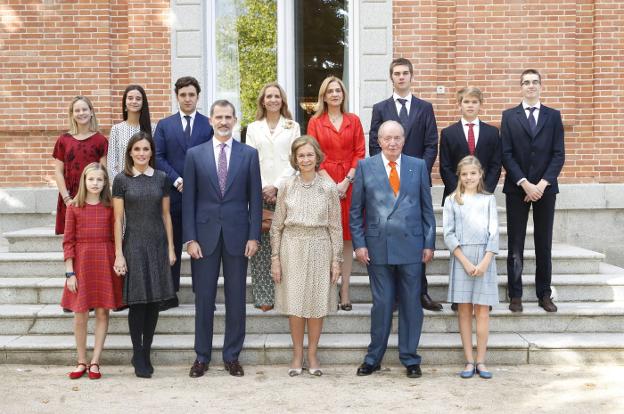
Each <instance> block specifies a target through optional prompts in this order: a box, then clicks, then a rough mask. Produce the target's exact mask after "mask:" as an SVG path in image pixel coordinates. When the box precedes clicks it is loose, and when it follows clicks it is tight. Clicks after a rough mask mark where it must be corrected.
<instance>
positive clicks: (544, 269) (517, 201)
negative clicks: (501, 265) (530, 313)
mask: <svg viewBox="0 0 624 414" xmlns="http://www.w3.org/2000/svg"><path fill="white" fill-rule="evenodd" d="M520 88H521V91H522V98H523V100H522V103H521V104H520V105H518V106H516V107H514V108H510V109H507V110H506V111H504V112H503V118H502V121H501V140H502V147H503V166H504V167H505V172H506V174H505V185H504V187H503V192H504V193H505V200H506V204H507V234H508V238H509V242H508V257H507V281H508V293H509V297H510V304H509V309H510V310H511V311H512V312H522V268H523V262H524V238H525V236H526V225H527V220H528V216H529V209H530V208H531V206H532V207H533V224H534V240H535V261H536V269H535V290H536V293H537V298H538V304H539V306H541V307H542V308H543V309H544V310H546V311H547V312H556V311H557V306H555V304H554V303H553V301H552V299H551V297H550V296H551V294H552V290H551V286H550V283H551V276H552V258H551V250H552V230H553V222H554V218H555V199H556V196H557V193H558V192H559V187H558V185H557V177H558V176H559V173H560V172H561V169H562V168H563V164H564V161H565V149H564V142H563V134H564V133H563V123H562V121H561V113H560V112H559V111H557V110H556V109H552V108H549V107H547V106H545V105H543V104H542V103H541V102H540V92H541V89H542V77H541V75H540V73H539V72H538V71H537V70H535V69H527V70H525V71H524V72H522V75H521V76H520Z"/></svg>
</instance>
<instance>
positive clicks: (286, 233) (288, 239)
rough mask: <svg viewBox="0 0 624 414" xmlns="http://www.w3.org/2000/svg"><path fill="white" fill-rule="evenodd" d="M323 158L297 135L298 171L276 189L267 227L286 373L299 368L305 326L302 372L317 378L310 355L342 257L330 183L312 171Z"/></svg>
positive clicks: (330, 307)
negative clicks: (286, 341) (285, 328)
mask: <svg viewBox="0 0 624 414" xmlns="http://www.w3.org/2000/svg"><path fill="white" fill-rule="evenodd" d="M321 161H323V153H322V152H321V149H320V147H319V144H318V142H317V141H316V140H315V139H314V138H313V137H311V136H309V135H304V136H302V137H300V138H297V139H296V140H295V141H294V142H293V144H292V149H291V158H290V162H291V164H292V166H293V168H295V169H296V170H298V171H299V175H297V176H295V177H290V178H289V179H287V180H285V181H284V182H283V183H282V185H281V186H280V189H279V190H278V192H277V203H276V208H275V215H274V217H273V225H272V227H271V249H272V255H271V273H272V276H273V280H274V281H275V308H276V310H277V311H278V312H280V313H283V314H286V315H288V316H289V318H288V321H289V325H290V334H291V337H292V342H293V358H292V362H291V365H290V369H289V370H288V375H290V376H295V375H299V374H301V372H302V369H303V336H304V332H305V326H306V323H307V325H308V355H307V356H308V370H309V372H310V374H312V375H317V376H320V375H322V374H323V372H322V371H321V369H320V364H319V361H318V357H317V355H316V352H317V348H318V342H319V338H320V336H321V330H322V328H323V318H324V317H325V316H327V315H328V314H329V313H332V312H335V311H336V309H337V306H338V300H337V292H336V283H337V281H338V278H339V277H340V262H341V261H342V224H341V220H340V217H341V216H340V199H339V197H338V190H337V188H336V185H335V184H334V183H333V182H332V181H331V180H329V179H327V178H325V177H323V176H321V175H320V174H318V173H317V171H318V168H319V166H320V164H321Z"/></svg>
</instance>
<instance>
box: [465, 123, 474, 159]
mask: <svg viewBox="0 0 624 414" xmlns="http://www.w3.org/2000/svg"><path fill="white" fill-rule="evenodd" d="M466 125H468V151H470V155H474V153H475V134H474V125H475V124H473V123H470V124H466Z"/></svg>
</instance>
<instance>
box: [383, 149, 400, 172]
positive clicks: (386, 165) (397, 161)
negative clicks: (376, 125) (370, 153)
mask: <svg viewBox="0 0 624 414" xmlns="http://www.w3.org/2000/svg"><path fill="white" fill-rule="evenodd" d="M380 154H381V160H382V161H383V165H384V167H388V163H389V162H390V161H389V160H388V159H387V158H386V156H385V155H384V153H383V151H382V152H380ZM395 162H396V166H397V168H399V167H400V166H401V155H399V158H397V160H396V161H395Z"/></svg>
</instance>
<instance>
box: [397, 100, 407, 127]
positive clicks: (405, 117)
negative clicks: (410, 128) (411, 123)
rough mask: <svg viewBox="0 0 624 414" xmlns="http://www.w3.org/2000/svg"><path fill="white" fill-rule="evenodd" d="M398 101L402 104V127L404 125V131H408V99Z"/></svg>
mask: <svg viewBox="0 0 624 414" xmlns="http://www.w3.org/2000/svg"><path fill="white" fill-rule="evenodd" d="M397 101H399V103H400V104H401V110H400V111H399V121H400V122H401V125H403V129H407V123H408V117H407V107H406V106H405V103H406V102H407V99H403V98H398V99H397Z"/></svg>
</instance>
